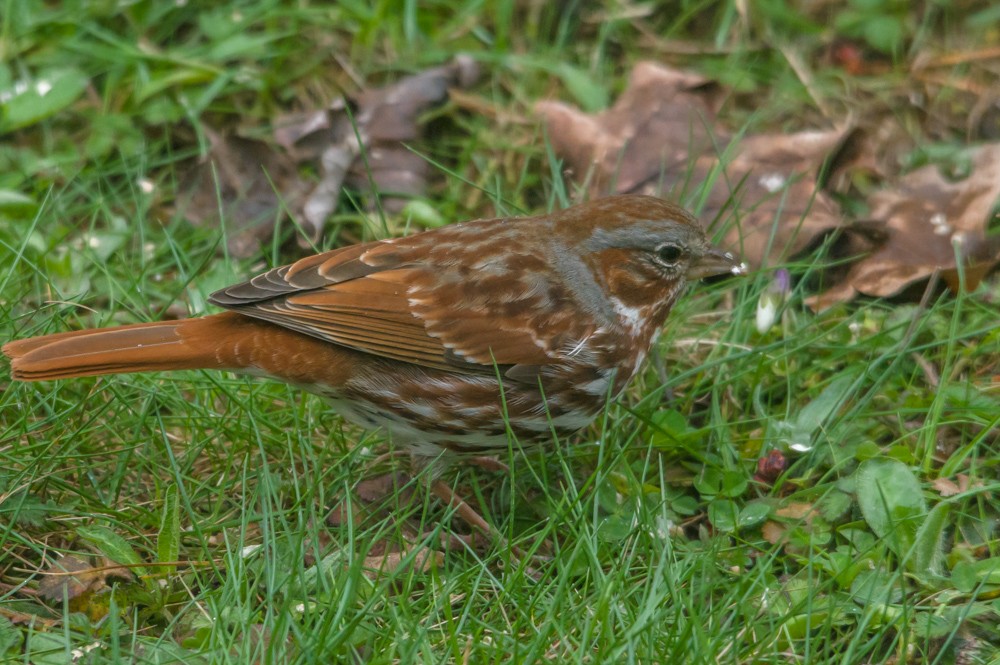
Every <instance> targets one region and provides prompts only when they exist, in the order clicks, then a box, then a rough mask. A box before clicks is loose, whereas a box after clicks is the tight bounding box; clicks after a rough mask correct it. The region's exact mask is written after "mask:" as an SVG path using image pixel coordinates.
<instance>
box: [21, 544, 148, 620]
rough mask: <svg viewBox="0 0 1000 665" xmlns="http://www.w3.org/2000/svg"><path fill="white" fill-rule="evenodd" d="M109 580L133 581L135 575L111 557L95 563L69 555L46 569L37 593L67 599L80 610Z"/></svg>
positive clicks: (57, 601) (51, 599) (53, 601)
mask: <svg viewBox="0 0 1000 665" xmlns="http://www.w3.org/2000/svg"><path fill="white" fill-rule="evenodd" d="M110 579H123V580H129V581H131V580H134V579H135V575H133V574H132V571H131V570H129V569H128V568H126V567H124V566H120V565H118V564H116V563H114V562H112V561H111V560H110V559H107V558H104V559H102V565H100V566H96V567H95V566H93V565H91V564H90V562H89V561H86V560H84V559H83V558H81V557H78V556H75V555H72V554H69V555H66V556H64V557H62V558H60V559H59V560H58V561H55V562H53V564H52V566H51V567H50V568H49V569H48V570H47V571H46V572H45V576H44V577H43V578H42V580H41V582H39V584H38V595H39V596H41V597H42V598H44V599H45V600H47V601H49V602H52V603H60V602H62V601H63V599H64V598H65V599H66V600H67V601H69V602H70V604H71V608H73V609H74V610H77V609H80V607H81V605H85V604H86V599H87V598H88V597H89V596H90V595H91V594H93V593H95V592H97V591H100V590H101V589H104V588H106V587H107V586H108V580H110Z"/></svg>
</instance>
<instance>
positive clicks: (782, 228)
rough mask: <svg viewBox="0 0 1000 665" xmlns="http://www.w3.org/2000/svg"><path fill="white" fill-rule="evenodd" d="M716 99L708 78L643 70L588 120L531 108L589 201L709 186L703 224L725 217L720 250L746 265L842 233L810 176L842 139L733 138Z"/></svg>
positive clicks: (561, 110) (805, 135) (817, 135)
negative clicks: (722, 124) (729, 220)
mask: <svg viewBox="0 0 1000 665" xmlns="http://www.w3.org/2000/svg"><path fill="white" fill-rule="evenodd" d="M722 94H723V92H722V90H721V88H719V86H717V85H715V84H714V83H712V82H711V81H709V80H708V79H705V78H702V77H700V76H697V75H695V74H691V73H687V72H682V71H679V70H675V69H671V68H668V67H664V66H662V65H659V64H657V63H652V62H641V63H639V64H637V65H636V66H635V68H634V69H633V70H632V73H631V75H630V78H629V84H628V87H627V88H626V90H625V91H624V92H623V93H622V94H621V96H620V97H619V98H618V100H617V101H616V102H615V104H614V105H613V106H612V108H610V109H608V110H606V111H603V112H601V113H598V114H595V115H588V114H586V113H583V112H582V111H580V110H578V109H575V108H573V107H570V106H567V105H565V104H562V103H558V102H541V103H539V104H537V105H536V106H535V110H536V113H538V114H539V115H540V116H541V117H542V119H543V121H544V123H545V127H546V132H547V134H548V137H549V139H550V140H551V142H552V145H553V148H554V149H555V151H556V152H557V153H558V154H559V155H560V156H561V157H562V158H563V159H564V160H565V162H566V164H567V166H568V167H569V169H570V171H571V173H572V175H573V176H574V177H575V178H576V180H577V181H578V182H580V183H582V184H584V185H585V186H586V187H587V189H588V191H589V193H590V194H591V196H602V195H606V194H610V193H644V194H654V195H662V194H664V193H667V194H670V195H672V196H673V197H674V198H684V196H685V194H687V193H690V192H693V191H694V189H695V187H697V186H700V184H701V183H703V182H705V181H709V185H708V188H709V189H708V193H707V196H706V198H705V199H704V210H703V211H702V212H703V217H704V218H706V219H724V218H725V217H726V216H728V215H732V216H733V217H734V218H735V221H736V223H735V224H733V225H732V227H731V228H730V230H729V231H728V233H727V235H726V238H725V241H724V243H723V244H725V245H726V246H727V248H729V249H733V250H736V251H739V252H740V253H741V255H742V256H743V257H744V258H745V259H746V260H747V261H748V262H750V263H752V264H754V265H762V264H764V263H772V264H773V263H777V262H778V261H781V260H783V259H786V258H788V257H790V256H793V255H795V254H797V253H799V252H802V251H803V250H805V249H807V248H809V247H812V246H814V245H815V244H816V243H817V242H818V240H819V238H821V237H823V236H825V235H826V234H828V233H832V232H835V231H839V230H844V229H848V228H849V227H848V225H846V224H845V223H844V220H843V219H842V218H841V216H840V214H839V211H838V209H837V207H836V205H835V204H834V202H833V201H832V199H830V197H829V196H828V195H827V194H826V193H824V192H823V191H821V190H819V188H818V183H817V175H818V173H819V170H820V168H821V166H822V164H823V162H824V161H825V160H826V159H828V158H829V157H830V156H831V155H833V154H835V153H836V152H837V151H838V150H839V149H840V147H841V146H842V145H843V144H844V143H845V141H846V139H847V137H848V135H849V133H850V132H849V131H848V130H847V129H840V130H831V131H823V132H820V131H811V132H800V133H797V134H790V135H786V134H770V135H748V136H745V137H742V138H738V137H737V138H733V137H732V136H731V135H730V134H729V133H728V132H726V131H725V130H723V129H721V128H719V127H718V125H717V123H716V110H717V109H718V107H719V104H720V101H721V96H722Z"/></svg>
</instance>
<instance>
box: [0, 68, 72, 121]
mask: <svg viewBox="0 0 1000 665" xmlns="http://www.w3.org/2000/svg"><path fill="white" fill-rule="evenodd" d="M89 81H90V79H88V78H87V76H86V75H85V74H84V73H83V72H81V71H80V70H78V69H59V70H52V71H48V72H45V73H43V74H39V75H38V76H36V77H35V78H34V79H32V80H30V81H20V82H18V83H17V84H15V86H14V87H13V89H11V90H8V91H0V92H3V93H5V94H4V95H3V96H2V97H0V98H6V100H7V101H6V102H5V103H3V104H2V105H0V134H2V133H4V132H9V131H13V130H15V129H20V128H22V127H27V126H29V125H33V124H35V123H37V122H39V121H41V120H44V119H45V118H48V117H49V116H51V115H55V114H56V113H58V112H59V111H61V110H63V109H64V108H66V107H67V106H69V105H70V104H72V103H73V102H74V101H76V99H77V97H79V96H80V95H81V94H83V91H84V90H85V89H86V87H87V84H88V83H89Z"/></svg>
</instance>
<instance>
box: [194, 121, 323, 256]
mask: <svg viewBox="0 0 1000 665" xmlns="http://www.w3.org/2000/svg"><path fill="white" fill-rule="evenodd" d="M204 131H205V135H206V136H207V137H208V139H209V141H210V143H211V148H210V150H209V152H208V154H207V155H205V156H204V157H203V158H202V159H201V160H199V162H198V164H197V165H195V167H194V168H192V169H191V170H189V171H188V173H187V175H186V177H185V178H184V181H183V182H182V183H181V186H180V191H181V192H182V194H181V195H180V196H179V197H178V203H177V205H178V209H179V211H180V212H181V214H183V215H184V216H185V217H187V218H188V219H189V220H191V222H192V223H194V224H198V225H205V224H217V223H218V220H219V214H220V208H221V214H222V216H223V218H224V219H225V224H226V231H227V233H226V245H227V247H228V249H229V252H230V253H231V254H232V255H234V256H238V257H247V256H252V255H253V254H255V253H256V252H257V251H259V249H260V245H261V243H263V242H266V241H267V240H269V239H270V237H271V234H272V233H273V232H274V224H275V222H276V221H277V220H278V219H279V218H280V217H282V216H283V215H284V212H283V210H282V206H283V205H284V206H286V207H287V208H288V209H290V210H295V209H297V208H298V207H299V206H300V205H301V203H302V201H303V200H304V197H305V194H306V191H307V186H306V183H305V182H303V181H302V180H301V179H300V178H299V176H298V172H297V166H296V164H295V162H294V161H293V160H292V158H291V157H289V156H288V155H286V154H284V153H282V152H281V151H279V150H277V149H275V148H274V147H273V146H270V145H268V144H266V143H264V142H262V141H258V140H255V139H249V138H244V137H241V136H235V135H233V134H229V133H224V132H216V131H215V130H213V129H211V128H209V127H205V128H204Z"/></svg>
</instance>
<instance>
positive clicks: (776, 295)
mask: <svg viewBox="0 0 1000 665" xmlns="http://www.w3.org/2000/svg"><path fill="white" fill-rule="evenodd" d="M790 284H791V278H790V277H789V275H788V271H787V270H785V269H784V268H779V269H778V270H776V271H775V273H774V279H772V280H771V283H770V284H768V286H767V288H766V289H764V292H763V293H762V294H760V300H758V301H757V321H756V323H757V332H759V333H760V334H762V335H763V334H764V333H766V332H767V331H768V330H770V329H771V326H773V325H774V324H775V322H776V321H777V320H778V310H779V309H780V308H781V305H782V303H784V302H785V297H786V296H787V295H788V292H789V290H790Z"/></svg>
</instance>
